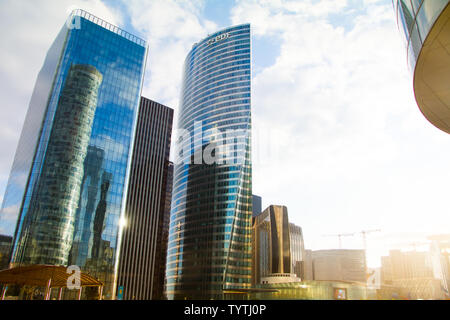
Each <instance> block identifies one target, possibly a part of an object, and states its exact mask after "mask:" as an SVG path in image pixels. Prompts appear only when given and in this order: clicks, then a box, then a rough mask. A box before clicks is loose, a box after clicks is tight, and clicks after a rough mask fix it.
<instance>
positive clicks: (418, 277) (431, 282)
mask: <svg viewBox="0 0 450 320" xmlns="http://www.w3.org/2000/svg"><path fill="white" fill-rule="evenodd" d="M381 266H382V267H381V282H382V284H383V285H386V286H393V287H396V288H398V289H399V291H400V293H401V295H402V296H404V297H406V298H408V299H426V300H429V299H433V300H435V299H443V298H444V297H445V289H444V288H443V287H442V284H441V281H440V280H439V279H438V278H436V277H435V275H434V274H433V264H432V259H431V255H430V252H418V251H409V252H403V251H400V250H391V251H390V252H389V256H385V257H381Z"/></svg>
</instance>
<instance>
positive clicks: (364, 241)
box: [357, 229, 381, 251]
mask: <svg viewBox="0 0 450 320" xmlns="http://www.w3.org/2000/svg"><path fill="white" fill-rule="evenodd" d="M374 232H381V230H380V229H375V230H363V231H361V232H357V233H360V234H361V235H362V238H363V246H364V251H367V235H368V234H369V233H374Z"/></svg>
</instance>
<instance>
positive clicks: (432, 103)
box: [393, 0, 450, 133]
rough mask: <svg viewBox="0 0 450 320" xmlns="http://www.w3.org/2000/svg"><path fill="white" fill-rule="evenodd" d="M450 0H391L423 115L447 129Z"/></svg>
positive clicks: (449, 110)
mask: <svg viewBox="0 0 450 320" xmlns="http://www.w3.org/2000/svg"><path fill="white" fill-rule="evenodd" d="M449 3H450V1H449V0H393V4H394V10H395V13H396V17H397V23H398V27H399V29H400V32H401V33H402V34H403V35H404V40H405V45H406V49H407V59H408V62H409V65H410V68H411V70H412V73H413V79H414V80H413V85H414V94H415V97H416V101H417V104H418V106H419V109H420V111H421V112H422V113H423V115H424V116H425V117H426V118H427V119H428V120H429V121H430V122H431V123H432V124H433V125H434V126H436V127H437V128H439V129H441V130H443V131H445V132H447V133H450V88H449V86H448V83H450V52H449V50H448V47H449V45H450V23H449V22H450V5H449Z"/></svg>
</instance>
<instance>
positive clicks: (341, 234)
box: [324, 233, 355, 249]
mask: <svg viewBox="0 0 450 320" xmlns="http://www.w3.org/2000/svg"><path fill="white" fill-rule="evenodd" d="M354 235H355V233H340V234H325V235H324V237H338V239H339V249H342V237H353V236H354Z"/></svg>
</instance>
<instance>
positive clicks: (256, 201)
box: [252, 195, 262, 217]
mask: <svg viewBox="0 0 450 320" xmlns="http://www.w3.org/2000/svg"><path fill="white" fill-rule="evenodd" d="M252 211H253V217H256V216H257V215H259V214H260V213H261V212H262V198H261V197H260V196H257V195H253V201H252Z"/></svg>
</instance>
